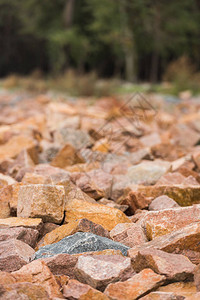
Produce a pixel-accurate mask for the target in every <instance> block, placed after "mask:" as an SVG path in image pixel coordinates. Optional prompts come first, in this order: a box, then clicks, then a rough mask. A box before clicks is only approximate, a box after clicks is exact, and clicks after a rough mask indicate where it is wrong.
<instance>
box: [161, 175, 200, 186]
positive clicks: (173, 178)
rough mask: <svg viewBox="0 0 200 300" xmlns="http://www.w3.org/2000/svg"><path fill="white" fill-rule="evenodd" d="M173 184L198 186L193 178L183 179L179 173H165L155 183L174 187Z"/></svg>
mask: <svg viewBox="0 0 200 300" xmlns="http://www.w3.org/2000/svg"><path fill="white" fill-rule="evenodd" d="M174 184H182V185H185V186H187V185H199V183H198V182H197V181H196V179H195V178H194V177H193V176H191V175H190V176H188V177H185V176H183V175H182V174H181V173H178V172H174V173H167V174H165V175H163V176H162V177H161V178H160V179H159V180H158V181H157V182H156V185H174Z"/></svg>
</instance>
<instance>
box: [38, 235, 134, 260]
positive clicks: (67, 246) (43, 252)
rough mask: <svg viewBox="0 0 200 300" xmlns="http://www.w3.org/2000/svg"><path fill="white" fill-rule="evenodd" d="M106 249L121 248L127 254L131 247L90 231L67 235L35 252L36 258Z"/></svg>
mask: <svg viewBox="0 0 200 300" xmlns="http://www.w3.org/2000/svg"><path fill="white" fill-rule="evenodd" d="M105 249H115V250H121V252H122V253H123V255H127V250H128V249H129V247H127V246H125V245H123V244H121V243H118V242H114V241H111V240H110V239H108V238H105V237H101V236H98V235H95V234H93V233H90V232H77V233H75V234H73V235H71V236H67V237H65V238H64V239H62V240H61V241H59V242H58V243H55V244H51V245H46V246H44V247H41V248H40V249H39V250H38V251H37V252H36V253H35V259H38V258H45V257H51V256H53V255H56V254H60V253H68V254H76V253H82V252H89V251H101V250H105Z"/></svg>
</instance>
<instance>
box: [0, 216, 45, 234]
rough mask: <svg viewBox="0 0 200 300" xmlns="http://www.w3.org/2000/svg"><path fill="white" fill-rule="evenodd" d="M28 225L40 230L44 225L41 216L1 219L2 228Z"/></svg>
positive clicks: (0, 226) (0, 225)
mask: <svg viewBox="0 0 200 300" xmlns="http://www.w3.org/2000/svg"><path fill="white" fill-rule="evenodd" d="M21 226H22V227H28V228H33V229H37V230H38V231H40V230H41V229H42V227H43V223H42V219H39V218H17V217H12V218H6V219H0V228H11V227H21Z"/></svg>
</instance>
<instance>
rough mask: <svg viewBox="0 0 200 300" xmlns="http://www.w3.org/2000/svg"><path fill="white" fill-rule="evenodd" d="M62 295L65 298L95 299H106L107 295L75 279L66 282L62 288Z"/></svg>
mask: <svg viewBox="0 0 200 300" xmlns="http://www.w3.org/2000/svg"><path fill="white" fill-rule="evenodd" d="M63 296H64V297H65V298H67V299H74V300H75V299H82V300H83V299H84V300H87V299H88V300H89V299H96V300H108V297H107V296H106V295H104V294H103V293H101V292H100V291H97V290H95V289H93V288H92V287H91V286H89V285H87V284H83V283H81V282H79V281H77V280H74V279H70V280H69V282H68V284H67V285H65V286H64V288H63Z"/></svg>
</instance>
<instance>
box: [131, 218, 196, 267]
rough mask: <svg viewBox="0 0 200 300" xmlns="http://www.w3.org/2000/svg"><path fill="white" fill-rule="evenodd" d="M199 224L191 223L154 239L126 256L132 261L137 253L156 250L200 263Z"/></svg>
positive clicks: (132, 249)
mask: <svg viewBox="0 0 200 300" xmlns="http://www.w3.org/2000/svg"><path fill="white" fill-rule="evenodd" d="M199 238H200V223H199V222H198V223H193V224H191V225H188V226H185V227H184V228H181V229H179V230H176V231H172V232H171V233H168V234H166V235H163V236H160V237H157V238H155V239H154V240H152V241H150V242H147V243H145V244H143V245H141V246H140V245H139V246H135V247H133V248H131V249H129V250H128V256H130V257H131V258H132V259H133V260H134V258H135V257H136V255H137V254H138V251H141V250H144V249H149V248H152V247H153V248H156V249H159V250H163V251H165V252H168V253H176V254H183V255H185V256H187V257H188V258H189V259H190V260H191V261H192V262H193V263H195V264H197V263H200V254H199V252H200V245H199V242H198V241H199Z"/></svg>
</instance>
